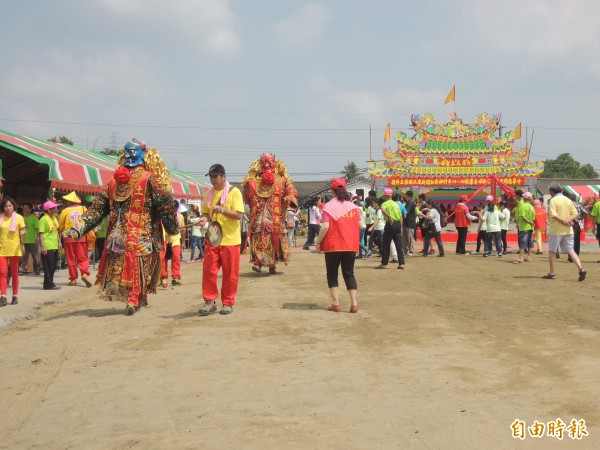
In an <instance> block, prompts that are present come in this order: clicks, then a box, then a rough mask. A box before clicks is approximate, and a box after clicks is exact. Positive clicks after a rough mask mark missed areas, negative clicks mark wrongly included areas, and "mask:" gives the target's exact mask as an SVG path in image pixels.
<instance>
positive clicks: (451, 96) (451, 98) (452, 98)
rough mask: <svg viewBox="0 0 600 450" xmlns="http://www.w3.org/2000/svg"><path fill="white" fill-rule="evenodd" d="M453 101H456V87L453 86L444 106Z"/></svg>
mask: <svg viewBox="0 0 600 450" xmlns="http://www.w3.org/2000/svg"><path fill="white" fill-rule="evenodd" d="M453 101H456V86H452V90H451V91H450V93H449V94H448V96H447V97H446V100H444V105H445V104H446V103H450V102H453Z"/></svg>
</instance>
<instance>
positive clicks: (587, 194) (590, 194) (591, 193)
mask: <svg viewBox="0 0 600 450" xmlns="http://www.w3.org/2000/svg"><path fill="white" fill-rule="evenodd" d="M562 188H563V189H564V190H565V192H567V193H569V194H575V195H576V196H577V197H578V198H579V201H586V200H588V199H594V198H598V197H600V185H598V184H588V185H583V186H574V185H570V186H563V187H562Z"/></svg>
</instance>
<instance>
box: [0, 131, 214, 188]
mask: <svg viewBox="0 0 600 450" xmlns="http://www.w3.org/2000/svg"><path fill="white" fill-rule="evenodd" d="M0 147H3V148H5V149H7V150H9V151H14V152H16V153H19V154H20V155H22V156H25V157H26V158H28V159H31V160H33V161H35V162H37V163H38V164H42V165H46V166H48V180H50V186H51V187H54V188H57V189H60V190H63V191H71V190H75V191H78V192H81V193H86V194H93V193H98V192H101V191H102V189H103V188H104V186H106V184H107V183H108V182H109V180H110V179H111V178H112V177H113V174H114V171H115V170H116V168H117V167H118V162H117V158H116V157H114V156H109V155H105V154H103V153H96V152H90V151H87V150H83V149H80V148H78V147H75V146H72V145H65V144H60V143H55V142H48V141H45V140H43V139H38V138H33V137H28V136H22V135H18V134H14V133H10V132H8V131H3V130H0ZM0 169H2V170H3V171H6V170H19V168H10V167H6V165H4V167H2V166H0ZM21 170H23V169H22V168H21ZM169 172H170V174H171V179H172V187H173V189H172V194H173V197H175V198H188V199H201V198H202V197H203V192H202V188H203V186H205V187H206V186H209V185H208V184H207V183H203V182H201V181H199V180H197V179H195V178H194V177H192V176H191V175H189V174H187V173H185V172H182V171H180V170H173V169H169ZM0 178H3V177H2V172H1V171H0Z"/></svg>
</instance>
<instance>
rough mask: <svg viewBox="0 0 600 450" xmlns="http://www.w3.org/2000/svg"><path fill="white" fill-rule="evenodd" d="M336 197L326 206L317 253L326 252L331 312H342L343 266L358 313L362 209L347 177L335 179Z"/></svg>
mask: <svg viewBox="0 0 600 450" xmlns="http://www.w3.org/2000/svg"><path fill="white" fill-rule="evenodd" d="M331 190H332V192H333V198H332V199H331V200H330V201H328V202H327V203H326V204H325V206H324V207H323V218H322V219H321V230H320V231H319V236H318V237H317V241H316V243H315V245H316V247H317V253H325V267H326V268H327V285H328V286H329V293H330V294H331V300H332V303H331V306H330V307H329V308H327V309H328V310H329V311H334V312H340V310H341V307H340V301H339V298H338V286H339V283H338V269H339V267H340V265H341V266H342V276H343V277H344V282H345V283H346V289H348V294H349V295H350V302H351V306H350V312H351V313H355V312H358V303H356V294H357V293H358V285H357V283H356V278H355V277H354V259H355V258H356V252H358V244H359V237H360V230H361V229H363V228H364V227H365V224H364V222H363V221H362V219H361V217H360V212H359V211H358V208H357V207H356V205H355V204H353V203H352V199H351V198H352V196H351V195H350V194H349V193H348V191H346V180H344V179H343V178H334V179H333V180H331Z"/></svg>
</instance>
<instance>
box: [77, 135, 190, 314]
mask: <svg viewBox="0 0 600 450" xmlns="http://www.w3.org/2000/svg"><path fill="white" fill-rule="evenodd" d="M119 165H120V166H121V167H119V168H118V169H117V170H116V171H115V176H114V178H113V179H111V180H110V182H109V183H108V185H107V186H106V188H105V189H104V191H103V192H102V193H101V194H99V195H97V196H96V197H95V198H94V201H93V203H92V205H91V206H90V208H89V209H88V211H87V213H85V214H83V216H82V220H83V222H84V226H83V228H81V229H73V230H71V233H72V234H74V235H75V236H77V235H78V234H85V233H87V232H88V231H89V230H91V229H93V228H94V227H96V226H97V225H99V224H100V223H101V222H102V219H104V217H105V216H107V215H108V226H107V229H106V240H105V248H104V252H103V253H102V258H101V260H100V264H99V267H98V276H97V279H96V284H99V285H100V289H101V292H102V297H103V298H104V299H105V300H108V301H121V302H124V303H126V306H125V308H126V313H127V314H128V315H132V314H133V313H134V312H135V311H136V310H137V309H138V308H139V307H141V306H147V305H148V297H147V295H148V293H155V292H156V286H157V285H158V283H159V281H160V274H161V260H160V252H161V251H162V250H163V246H164V242H163V231H162V227H163V226H164V228H165V230H166V232H167V233H168V234H177V233H178V232H179V226H178V222H177V210H176V208H175V202H174V201H173V198H172V197H171V194H170V192H171V176H170V175H169V172H168V171H167V168H166V167H165V165H164V162H163V161H162V159H161V157H160V155H159V154H158V151H157V150H156V149H147V148H146V143H145V142H140V141H138V140H137V139H132V140H131V141H129V142H128V143H127V144H125V147H124V149H123V150H122V151H121V153H120V155H119Z"/></svg>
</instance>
